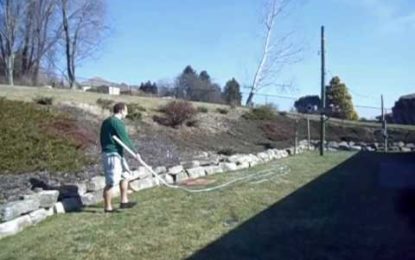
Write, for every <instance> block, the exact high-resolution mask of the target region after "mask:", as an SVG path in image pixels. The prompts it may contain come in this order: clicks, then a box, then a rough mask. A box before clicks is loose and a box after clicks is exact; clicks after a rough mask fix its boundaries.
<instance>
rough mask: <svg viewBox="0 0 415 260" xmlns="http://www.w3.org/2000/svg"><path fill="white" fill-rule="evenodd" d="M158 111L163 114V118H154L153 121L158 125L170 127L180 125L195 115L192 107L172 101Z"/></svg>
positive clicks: (185, 103)
mask: <svg viewBox="0 0 415 260" xmlns="http://www.w3.org/2000/svg"><path fill="white" fill-rule="evenodd" d="M159 111H161V112H163V113H164V116H163V117H159V116H154V117H153V120H154V121H156V122H157V123H159V124H162V125H165V126H171V127H177V126H179V125H182V124H183V123H184V122H185V121H187V120H190V119H192V117H193V116H194V115H195V114H196V109H195V108H194V107H193V105H192V104H191V103H189V102H186V101H172V102H170V103H168V104H167V105H166V106H164V107H161V108H160V109H159Z"/></svg>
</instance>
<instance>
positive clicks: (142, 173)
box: [128, 166, 166, 180]
mask: <svg viewBox="0 0 415 260" xmlns="http://www.w3.org/2000/svg"><path fill="white" fill-rule="evenodd" d="M157 170H158V171H164V172H166V168H165V167H162V168H161V167H159V168H158V169H157ZM155 172H156V173H157V171H155ZM152 174H153V173H152V172H151V171H150V170H149V169H147V168H146V167H144V166H139V167H138V168H137V169H136V170H134V171H131V174H130V175H129V176H128V179H129V180H136V179H144V178H147V177H150V176H152Z"/></svg>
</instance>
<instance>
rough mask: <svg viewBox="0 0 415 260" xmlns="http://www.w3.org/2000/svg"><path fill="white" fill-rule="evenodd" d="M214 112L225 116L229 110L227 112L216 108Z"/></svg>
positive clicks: (224, 109)
mask: <svg viewBox="0 0 415 260" xmlns="http://www.w3.org/2000/svg"><path fill="white" fill-rule="evenodd" d="M216 111H217V112H218V113H219V114H223V115H226V114H227V113H228V112H229V110H227V109H226V108H220V107H219V108H217V109H216Z"/></svg>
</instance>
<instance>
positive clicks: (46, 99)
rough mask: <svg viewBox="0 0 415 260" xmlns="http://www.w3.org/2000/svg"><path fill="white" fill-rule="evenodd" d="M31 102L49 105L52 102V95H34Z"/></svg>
mask: <svg viewBox="0 0 415 260" xmlns="http://www.w3.org/2000/svg"><path fill="white" fill-rule="evenodd" d="M33 102H35V103H36V104H39V105H44V106H50V105H52V104H53V97H35V98H33Z"/></svg>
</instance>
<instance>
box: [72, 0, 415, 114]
mask: <svg viewBox="0 0 415 260" xmlns="http://www.w3.org/2000/svg"><path fill="white" fill-rule="evenodd" d="M107 4H108V6H107V17H106V19H107V21H108V24H109V27H110V29H109V30H108V32H107V33H106V37H105V38H104V40H103V42H102V43H101V45H100V48H99V51H98V52H97V53H95V54H94V56H93V57H91V58H89V59H87V60H84V61H83V62H82V64H80V67H79V68H78V70H77V71H78V76H79V77H82V78H91V77H96V76H99V77H102V78H104V79H107V80H110V81H114V82H125V83H127V84H140V83H141V82H143V81H147V80H151V81H155V82H157V81H173V80H174V79H175V77H177V75H179V74H180V73H181V71H182V70H183V69H184V68H185V66H187V65H191V66H192V67H193V68H194V69H195V70H197V71H198V72H200V71H202V70H206V71H207V72H208V73H209V74H210V76H211V78H212V79H213V81H215V82H217V83H219V84H220V85H222V86H223V85H224V84H225V83H226V81H228V80H230V79H231V78H233V77H234V78H236V79H237V80H238V82H239V83H240V84H241V85H242V86H245V87H246V86H248V85H249V84H251V82H252V78H253V75H254V72H255V69H256V67H257V65H258V62H259V57H260V53H261V51H262V45H263V32H264V27H263V24H262V19H261V18H262V17H263V13H264V7H263V0H209V1H207V0H152V1H131V0H107ZM322 25H324V26H325V34H326V66H327V72H326V75H327V82H328V81H329V80H330V78H331V77H333V76H339V77H340V78H341V80H342V81H343V82H344V83H346V85H347V87H348V88H349V91H350V93H351V95H352V98H353V103H354V104H355V105H356V106H358V107H357V110H358V112H359V114H360V115H361V116H364V117H373V116H375V115H377V114H379V113H380V112H379V111H378V110H376V109H370V108H365V106H369V107H379V106H380V95H381V94H383V95H384V98H385V106H386V107H388V108H390V107H392V106H393V105H394V102H395V101H396V100H398V98H399V97H400V96H402V95H406V94H410V93H414V92H415V77H414V76H413V73H415V70H414V68H415V66H414V65H415V51H414V46H415V1H414V0H293V5H292V6H291V7H290V8H289V9H288V10H287V12H286V14H285V15H284V16H283V17H282V18H281V20H278V21H277V24H276V27H275V30H276V34H275V35H276V36H278V35H284V34H285V33H287V32H289V33H290V34H291V35H292V39H291V42H292V43H293V44H294V45H295V46H298V47H299V48H301V49H302V52H301V53H300V55H299V56H298V62H295V63H291V64H287V65H286V66H285V67H284V70H283V71H281V72H280V73H279V74H278V75H277V76H276V79H275V86H269V87H267V88H264V89H261V90H260V91H259V93H262V94H270V95H280V96H289V97H300V96H304V95H311V94H319V93H320V91H321V90H320V89H321V74H320V73H321V72H320V67H321V65H320V61H321V57H320V28H321V26H322ZM288 83H289V84H291V85H292V88H290V89H288V90H286V89H281V88H280V87H278V86H280V85H281V84H288ZM242 91H243V92H248V89H247V88H242ZM244 97H246V95H244ZM293 101H294V100H291V99H285V98H280V97H272V96H269V97H267V98H265V97H264V96H258V97H256V98H255V99H254V102H255V103H264V102H272V103H276V104H277V107H278V108H279V109H281V110H287V109H290V108H291V107H292V106H293Z"/></svg>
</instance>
